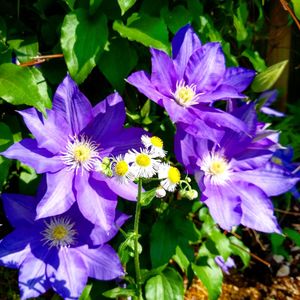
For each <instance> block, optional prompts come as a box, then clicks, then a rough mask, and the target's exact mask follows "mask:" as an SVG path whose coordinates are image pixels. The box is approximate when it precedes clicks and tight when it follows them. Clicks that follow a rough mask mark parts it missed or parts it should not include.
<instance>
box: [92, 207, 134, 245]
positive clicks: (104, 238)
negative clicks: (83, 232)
mask: <svg viewBox="0 0 300 300" xmlns="http://www.w3.org/2000/svg"><path fill="white" fill-rule="evenodd" d="M128 219H129V216H127V215H125V214H122V213H120V212H118V211H117V212H116V219H115V222H114V223H113V224H112V226H111V229H110V230H109V231H105V230H104V229H103V228H102V227H100V226H94V229H93V230H92V232H91V234H90V238H91V240H92V241H93V245H95V246H96V245H103V244H104V243H106V242H108V241H109V240H111V239H112V238H113V237H114V236H115V235H116V234H117V233H118V231H119V229H120V227H121V226H122V225H123V224H124V223H125V221H126V220H128Z"/></svg>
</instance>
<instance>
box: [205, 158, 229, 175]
mask: <svg viewBox="0 0 300 300" xmlns="http://www.w3.org/2000/svg"><path fill="white" fill-rule="evenodd" d="M227 169H228V165H227V163H226V161H225V160H215V161H212V163H211V165H210V168H209V171H210V172H211V174H213V175H221V174H223V173H224V172H225V171H226V170H227Z"/></svg>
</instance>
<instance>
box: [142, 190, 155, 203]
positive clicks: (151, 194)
mask: <svg viewBox="0 0 300 300" xmlns="http://www.w3.org/2000/svg"><path fill="white" fill-rule="evenodd" d="M155 193H156V188H154V189H152V190H150V191H146V192H144V193H142V197H141V205H142V206H147V205H149V204H150V203H151V201H152V200H153V199H154V198H155Z"/></svg>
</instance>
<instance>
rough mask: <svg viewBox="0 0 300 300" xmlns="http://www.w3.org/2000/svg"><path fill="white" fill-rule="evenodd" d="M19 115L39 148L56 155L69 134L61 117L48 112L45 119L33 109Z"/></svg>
mask: <svg viewBox="0 0 300 300" xmlns="http://www.w3.org/2000/svg"><path fill="white" fill-rule="evenodd" d="M19 113H20V114H21V116H22V117H23V119H24V122H25V123H26V126H27V127H28V129H29V130H30V131H31V132H32V134H33V136H34V137H35V138H36V140H37V143H38V146H39V148H45V149H47V150H48V151H50V152H51V153H53V154H56V153H58V152H59V151H60V150H61V149H62V147H63V146H64V145H65V144H66V137H67V136H68V135H69V134H70V132H69V127H68V124H67V123H66V122H65V120H64V119H63V118H62V117H61V116H59V115H58V116H55V113H54V112H53V111H51V110H48V111H47V118H45V117H44V116H43V115H42V114H41V113H40V112H38V111H37V110H36V109H35V108H29V109H26V110H23V111H20V112H19Z"/></svg>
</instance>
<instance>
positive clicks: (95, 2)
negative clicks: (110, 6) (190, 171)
mask: <svg viewBox="0 0 300 300" xmlns="http://www.w3.org/2000/svg"><path fill="white" fill-rule="evenodd" d="M101 3H102V0H90V13H91V14H94V13H95V12H96V10H97V9H98V7H99V6H100V4H101Z"/></svg>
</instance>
